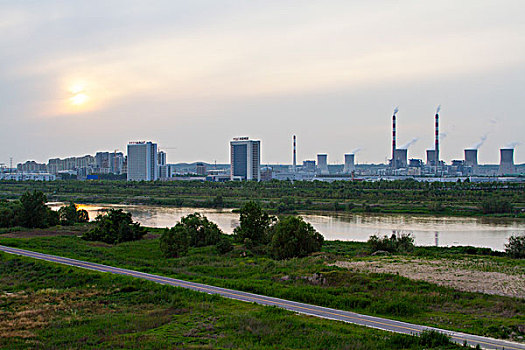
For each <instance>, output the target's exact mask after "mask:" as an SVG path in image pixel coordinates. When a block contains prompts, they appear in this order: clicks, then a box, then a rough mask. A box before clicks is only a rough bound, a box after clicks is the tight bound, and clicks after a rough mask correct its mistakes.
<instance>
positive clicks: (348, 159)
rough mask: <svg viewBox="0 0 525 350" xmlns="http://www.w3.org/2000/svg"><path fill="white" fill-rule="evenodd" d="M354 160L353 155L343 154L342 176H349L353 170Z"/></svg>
mask: <svg viewBox="0 0 525 350" xmlns="http://www.w3.org/2000/svg"><path fill="white" fill-rule="evenodd" d="M354 160H355V156H354V154H353V153H350V154H345V167H344V169H343V173H344V174H350V173H351V172H352V171H354V170H355V165H354Z"/></svg>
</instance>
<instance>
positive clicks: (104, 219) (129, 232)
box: [82, 209, 146, 244]
mask: <svg viewBox="0 0 525 350" xmlns="http://www.w3.org/2000/svg"><path fill="white" fill-rule="evenodd" d="M145 234H146V229H145V228H144V227H142V226H140V224H138V223H136V222H133V220H132V219H131V214H130V213H125V212H123V211H122V209H110V210H109V211H108V212H107V213H106V214H105V215H98V216H97V217H96V219H95V227H94V228H93V229H91V230H89V231H88V232H86V233H85V234H84V235H83V236H82V238H83V239H85V240H88V241H101V242H105V243H109V244H118V243H122V242H128V241H136V240H139V239H141V238H142V237H143V236H144V235H145Z"/></svg>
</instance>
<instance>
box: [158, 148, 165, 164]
mask: <svg viewBox="0 0 525 350" xmlns="http://www.w3.org/2000/svg"><path fill="white" fill-rule="evenodd" d="M159 165H166V152H164V151H159Z"/></svg>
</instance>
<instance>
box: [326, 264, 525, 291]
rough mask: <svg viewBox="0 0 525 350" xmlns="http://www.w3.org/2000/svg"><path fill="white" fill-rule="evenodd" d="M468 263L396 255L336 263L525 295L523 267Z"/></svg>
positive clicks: (459, 286)
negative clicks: (493, 268)
mask: <svg viewBox="0 0 525 350" xmlns="http://www.w3.org/2000/svg"><path fill="white" fill-rule="evenodd" d="M467 263H468V262H459V263H458V262H454V261H450V260H444V259H443V260H424V259H409V258H397V257H396V259H395V260H393V259H388V258H380V259H378V260H372V261H338V262H336V263H335V264H333V265H336V266H339V267H344V268H348V269H351V270H354V271H360V272H372V273H393V274H399V275H401V276H404V277H407V278H410V279H414V280H419V281H426V282H431V283H435V284H438V285H441V286H446V287H452V288H454V289H457V290H461V291H467V292H481V293H485V294H495V295H503V296H511V297H518V298H525V274H523V271H522V270H519V269H516V270H512V271H505V272H497V271H480V270H478V269H476V268H468V267H467V265H466V264H467Z"/></svg>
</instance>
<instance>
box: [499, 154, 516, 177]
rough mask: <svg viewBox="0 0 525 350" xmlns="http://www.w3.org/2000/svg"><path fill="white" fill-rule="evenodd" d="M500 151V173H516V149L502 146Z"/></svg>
mask: <svg viewBox="0 0 525 350" xmlns="http://www.w3.org/2000/svg"><path fill="white" fill-rule="evenodd" d="M499 152H500V162H499V173H500V174H501V175H504V174H514V173H515V172H516V170H515V168H514V149H513V148H502V149H500V150H499Z"/></svg>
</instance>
